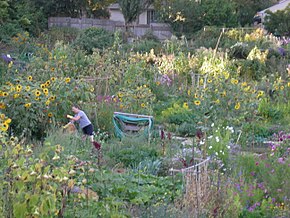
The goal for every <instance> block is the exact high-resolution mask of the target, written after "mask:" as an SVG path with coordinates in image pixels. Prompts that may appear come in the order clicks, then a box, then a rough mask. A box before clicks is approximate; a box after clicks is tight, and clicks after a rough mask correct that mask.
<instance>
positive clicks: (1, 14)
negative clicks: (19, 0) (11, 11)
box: [0, 0, 9, 25]
mask: <svg viewBox="0 0 290 218" xmlns="http://www.w3.org/2000/svg"><path fill="white" fill-rule="evenodd" d="M8 7H9V4H8V0H0V25H1V24H2V23H4V21H5V19H6V18H7V17H8Z"/></svg>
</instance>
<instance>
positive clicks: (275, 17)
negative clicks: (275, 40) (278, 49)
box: [264, 5, 290, 36]
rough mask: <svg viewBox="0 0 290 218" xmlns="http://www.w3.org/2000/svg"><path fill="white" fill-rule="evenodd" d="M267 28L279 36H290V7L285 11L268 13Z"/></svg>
mask: <svg viewBox="0 0 290 218" xmlns="http://www.w3.org/2000/svg"><path fill="white" fill-rule="evenodd" d="M266 13H267V15H266V17H265V23H264V24H265V27H266V29H267V30H268V31H269V32H271V33H273V34H274V35H277V36H290V5H288V7H287V8H286V9H284V10H279V11H276V12H275V13H273V12H271V11H266Z"/></svg>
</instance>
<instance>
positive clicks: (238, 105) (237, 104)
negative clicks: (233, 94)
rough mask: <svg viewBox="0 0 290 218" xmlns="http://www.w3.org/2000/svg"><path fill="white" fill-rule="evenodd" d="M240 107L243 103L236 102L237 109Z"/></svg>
mask: <svg viewBox="0 0 290 218" xmlns="http://www.w3.org/2000/svg"><path fill="white" fill-rule="evenodd" d="M240 107H241V104H240V102H238V103H236V105H235V109H236V110H239V109H240Z"/></svg>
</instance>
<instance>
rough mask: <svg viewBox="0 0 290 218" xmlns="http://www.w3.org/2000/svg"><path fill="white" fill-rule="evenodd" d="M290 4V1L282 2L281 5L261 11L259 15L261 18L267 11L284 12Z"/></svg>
mask: <svg viewBox="0 0 290 218" xmlns="http://www.w3.org/2000/svg"><path fill="white" fill-rule="evenodd" d="M289 4H290V0H282V1H280V2H279V3H277V4H275V5H273V6H271V7H269V8H266V9H264V10H262V11H259V12H258V14H259V15H261V16H264V15H265V13H266V11H268V10H269V11H272V12H274V13H275V12H276V11H278V10H284V9H285V8H286V7H287V6H288V5H289Z"/></svg>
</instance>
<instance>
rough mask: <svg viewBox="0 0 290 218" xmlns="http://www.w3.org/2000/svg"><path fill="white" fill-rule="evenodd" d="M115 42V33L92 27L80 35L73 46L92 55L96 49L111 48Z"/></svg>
mask: <svg viewBox="0 0 290 218" xmlns="http://www.w3.org/2000/svg"><path fill="white" fill-rule="evenodd" d="M113 42H114V35H113V33H111V32H109V31H107V30H105V29H102V28H96V27H90V28H87V29H85V30H83V31H82V32H81V33H80V35H79V36H78V37H77V39H76V41H75V42H74V44H73V45H74V46H75V47H79V48H81V49H83V50H85V51H87V52H88V53H89V54H92V53H93V50H94V49H100V50H103V49H106V48H109V47H111V46H112V45H113Z"/></svg>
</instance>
